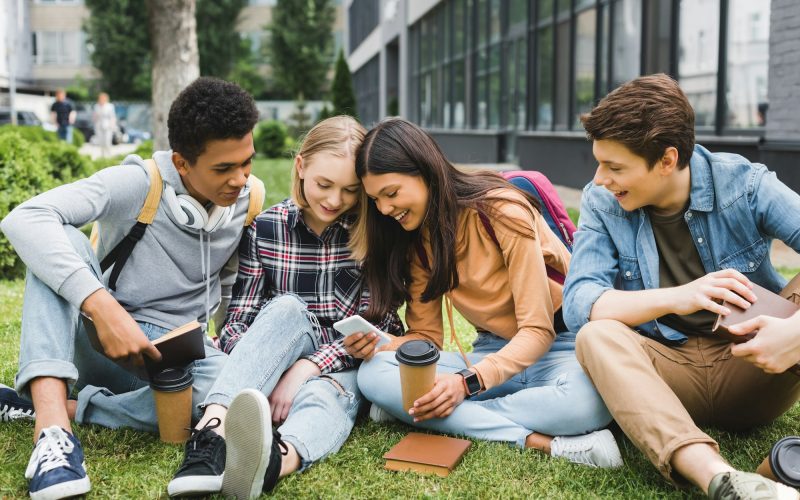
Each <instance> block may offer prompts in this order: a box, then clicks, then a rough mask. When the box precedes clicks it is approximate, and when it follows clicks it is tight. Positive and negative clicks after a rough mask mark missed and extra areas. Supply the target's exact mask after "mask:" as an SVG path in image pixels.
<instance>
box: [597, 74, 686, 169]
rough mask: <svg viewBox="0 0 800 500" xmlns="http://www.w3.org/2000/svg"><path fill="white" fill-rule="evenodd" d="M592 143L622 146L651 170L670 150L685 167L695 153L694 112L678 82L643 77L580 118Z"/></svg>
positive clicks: (663, 76)
mask: <svg viewBox="0 0 800 500" xmlns="http://www.w3.org/2000/svg"><path fill="white" fill-rule="evenodd" d="M581 122H582V123H583V127H584V128H585V129H586V135H587V137H588V138H589V139H590V140H611V141H617V142H620V143H622V144H623V145H624V146H626V147H627V148H628V149H630V150H631V151H632V152H633V153H634V154H636V155H638V156H641V157H643V158H644V159H645V160H646V161H647V165H648V167H650V168H652V167H653V166H654V165H655V164H656V162H657V161H658V160H659V159H661V157H662V156H664V151H665V150H666V149H667V148H668V147H674V148H675V149H677V150H678V166H679V168H685V167H686V166H687V165H689V160H690V159H691V157H692V152H693V151H694V110H693V109H692V105H691V104H690V103H689V100H688V99H687V98H686V94H684V93H683V91H682V90H681V88H680V87H679V86H678V82H676V81H675V80H673V79H672V78H671V77H669V76H667V75H665V74H664V73H658V74H655V75H649V76H640V77H639V78H636V79H634V80H631V81H629V82H627V83H625V84H623V85H621V86H619V87H617V88H616V89H614V90H613V91H612V92H611V93H610V94H608V95H607V96H605V97H604V98H603V99H602V100H601V101H600V104H598V105H597V106H596V107H595V108H594V109H592V110H591V111H590V112H589V113H586V114H584V115H582V116H581Z"/></svg>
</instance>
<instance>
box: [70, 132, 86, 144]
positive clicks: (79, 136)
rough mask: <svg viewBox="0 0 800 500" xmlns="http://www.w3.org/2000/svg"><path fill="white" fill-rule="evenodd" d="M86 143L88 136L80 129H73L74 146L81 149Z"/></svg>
mask: <svg viewBox="0 0 800 500" xmlns="http://www.w3.org/2000/svg"><path fill="white" fill-rule="evenodd" d="M85 143H86V136H85V135H83V132H81V131H80V130H79V129H78V128H76V127H72V145H73V146H75V147H76V148H78V149H80V147H81V146H83V145H84V144H85Z"/></svg>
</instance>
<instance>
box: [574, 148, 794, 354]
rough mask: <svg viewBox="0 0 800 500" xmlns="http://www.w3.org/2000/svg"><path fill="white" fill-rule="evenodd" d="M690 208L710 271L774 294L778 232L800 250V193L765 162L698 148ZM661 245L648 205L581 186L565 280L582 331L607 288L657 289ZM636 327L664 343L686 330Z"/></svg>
mask: <svg viewBox="0 0 800 500" xmlns="http://www.w3.org/2000/svg"><path fill="white" fill-rule="evenodd" d="M689 168H690V169H691V192H690V194H689V197H690V200H689V208H688V209H687V210H686V212H685V213H684V215H683V218H684V220H686V223H687V225H688V226H689V232H690V233H691V234H692V238H693V239H694V243H695V246H696V247H697V251H698V253H699V254H700V259H701V260H702V262H703V267H704V268H705V270H706V272H707V273H710V272H713V271H717V270H721V269H727V268H732V269H735V270H737V271H740V272H741V273H743V274H744V275H745V276H747V277H748V278H749V279H750V280H751V281H754V282H755V283H758V284H759V285H761V286H763V287H765V288H768V289H770V290H772V291H774V292H777V291H779V290H780V289H781V288H783V287H784V286H785V284H786V280H785V279H784V278H783V277H781V275H780V274H778V272H777V271H775V269H774V268H773V267H772V263H771V262H770V258H769V251H770V243H771V242H772V239H773V238H778V239H779V240H782V241H783V242H784V243H786V244H787V245H789V246H790V247H791V248H793V249H794V250H795V251H796V252H797V251H800V195H798V194H797V193H795V192H794V191H792V190H791V189H789V188H788V187H787V186H786V185H785V184H783V183H782V182H781V181H779V180H778V178H777V177H776V176H775V174H774V173H773V172H770V171H768V170H767V168H766V167H765V166H764V165H761V164H753V163H750V162H749V161H748V160H747V159H745V158H743V157H741V156H739V155H735V154H728V153H711V152H709V151H708V150H707V149H705V148H703V147H702V146H695V149H694V153H693V154H692V158H691V161H690V165H689ZM658 267H659V263H658V249H657V247H656V242H655V237H654V236H653V228H652V226H651V225H650V219H649V217H648V215H647V211H646V210H645V209H643V208H639V209H637V210H635V211H632V212H628V211H626V210H624V209H623V208H622V207H621V206H620V205H619V203H618V202H617V201H616V199H615V198H614V195H613V194H612V193H611V192H610V191H608V190H607V189H605V188H604V187H602V186H596V185H594V184H593V183H589V184H588V185H587V186H586V187H585V188H584V190H583V197H582V201H581V217H580V224H579V227H578V231H577V232H576V233H575V245H574V252H573V254H572V261H571V263H570V269H569V274H568V275H567V280H566V283H565V285H564V306H563V308H564V320H565V321H566V324H567V327H568V328H569V329H570V331H573V332H577V331H578V330H579V329H580V328H581V327H582V326H583V325H584V324H586V323H587V322H588V321H589V314H590V313H591V310H592V306H593V305H594V303H595V301H596V300H597V299H598V298H599V297H600V295H602V294H603V292H605V291H606V290H610V289H618V290H645V289H652V288H659V281H658V280H659V274H658ZM636 329H637V331H639V333H641V334H643V335H646V336H648V337H652V338H654V339H657V340H659V341H661V342H664V343H666V344H682V343H684V342H686V340H687V337H686V335H684V334H682V333H680V332H678V331H677V330H674V329H672V328H670V327H668V326H666V325H663V324H660V323H659V322H658V321H655V320H654V321H649V322H647V323H645V324H642V325H639V326H638V327H637V328H636Z"/></svg>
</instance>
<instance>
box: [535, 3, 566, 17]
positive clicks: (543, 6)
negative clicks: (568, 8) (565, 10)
mask: <svg viewBox="0 0 800 500" xmlns="http://www.w3.org/2000/svg"><path fill="white" fill-rule="evenodd" d="M554 1H555V0H539V1H538V2H536V3H537V5H538V6H539V20H540V21H541V20H543V19H545V18H548V17H550V16H552V15H553V6H554ZM562 1H563V0H562Z"/></svg>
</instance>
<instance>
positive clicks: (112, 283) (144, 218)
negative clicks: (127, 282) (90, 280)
mask: <svg viewBox="0 0 800 500" xmlns="http://www.w3.org/2000/svg"><path fill="white" fill-rule="evenodd" d="M145 167H146V168H147V177H148V178H149V180H150V188H149V189H148V191H147V197H146V198H145V199H144V205H143V206H142V209H141V210H139V215H138V217H136V224H134V225H133V227H132V228H131V230H130V231H129V232H128V234H127V235H126V236H125V237H124V238H123V239H122V241H120V242H119V243H118V244H117V246H115V247H114V249H113V250H111V252H109V253H108V255H106V256H105V258H104V259H103V261H102V262H101V263H100V269H101V270H102V271H103V272H106V270H107V269H108V268H109V267H111V266H114V269H112V270H111V275H110V276H109V278H108V287H109V288H110V289H112V290H116V289H117V279H118V278H119V274H120V273H121V272H122V268H123V267H125V263H126V262H127V261H128V257H130V256H131V252H133V247H135V246H136V244H137V243H138V242H139V240H141V239H142V236H144V233H145V231H146V230H147V226H149V225H150V224H152V223H153V219H155V217H156V212H157V211H158V205H159V203H160V202H161V191H162V189H163V187H164V181H163V179H161V172H159V171H158V166H157V165H156V162H155V161H153V160H152V159H150V160H145ZM98 232H99V225H98V224H97V222H95V225H94V227H93V228H92V235H95V234H96V233H98ZM96 240H97V238H95V242H93V245H92V246H94V247H95V249H96V248H97V247H96V243H97V241H96Z"/></svg>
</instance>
